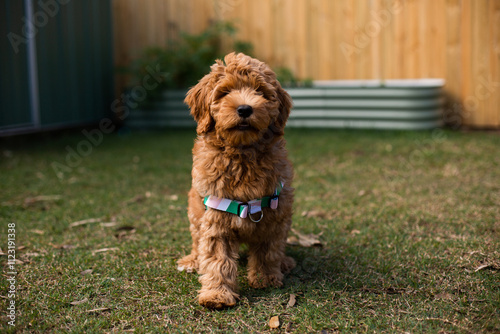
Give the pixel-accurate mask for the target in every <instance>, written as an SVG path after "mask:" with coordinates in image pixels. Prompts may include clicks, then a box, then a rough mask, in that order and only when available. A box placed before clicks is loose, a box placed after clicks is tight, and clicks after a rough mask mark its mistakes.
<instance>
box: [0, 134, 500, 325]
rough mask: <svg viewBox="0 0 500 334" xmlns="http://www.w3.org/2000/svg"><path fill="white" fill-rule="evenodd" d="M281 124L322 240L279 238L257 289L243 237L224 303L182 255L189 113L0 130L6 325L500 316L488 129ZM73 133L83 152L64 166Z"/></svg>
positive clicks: (496, 159) (0, 302)
mask: <svg viewBox="0 0 500 334" xmlns="http://www.w3.org/2000/svg"><path fill="white" fill-rule="evenodd" d="M286 136H287V140H288V149H289V154H290V158H291V160H292V161H293V163H294V165H295V173H296V177H295V182H294V186H295V188H296V201H295V213H294V222H293V227H294V229H295V230H297V231H299V232H301V233H303V234H310V233H313V234H321V235H320V237H319V239H320V241H321V243H322V246H321V247H309V248H307V247H300V246H292V245H290V246H289V247H288V249H287V253H288V254H289V255H291V256H293V257H294V258H295V259H296V261H297V264H298V265H297V267H296V268H295V269H294V270H293V271H292V273H291V274H289V275H288V276H287V277H286V280H285V282H284V283H285V284H284V287H283V288H281V289H274V288H269V289H265V290H254V289H251V288H250V287H249V286H248V283H247V281H246V278H245V262H246V255H245V250H244V249H243V248H242V250H241V260H240V275H239V283H240V295H241V300H240V301H239V303H238V304H237V306H236V307H234V308H232V309H227V310H223V311H212V310H207V309H204V308H202V307H200V306H199V305H198V303H197V300H196V296H197V290H198V289H199V288H200V284H199V283H198V280H197V275H196V274H188V273H185V272H182V273H180V272H177V270H176V265H175V262H176V260H177V259H178V258H180V257H181V256H183V255H185V254H187V253H189V251H190V241H191V238H190V234H189V229H188V228H189V222H188V220H187V215H186V205H187V191H188V189H189V187H190V168H191V148H192V144H193V139H194V133H193V131H164V132H161V133H160V132H157V133H122V134H113V135H105V136H104V138H103V140H102V144H100V145H99V146H97V147H94V146H89V145H86V144H82V141H85V137H84V136H83V134H81V133H79V132H77V133H74V134H66V135H58V136H57V137H54V136H52V137H48V136H38V137H25V138H24V139H23V138H10V139H3V140H1V141H0V159H1V160H0V161H1V162H0V186H1V192H0V219H1V220H0V222H1V227H2V232H1V233H0V236H1V238H2V240H0V247H1V250H2V253H3V254H5V253H7V249H8V248H7V226H8V224H9V223H15V225H16V227H15V238H16V247H17V252H16V257H17V258H18V260H19V261H18V262H16V264H15V265H14V267H15V269H16V270H17V272H18V274H17V276H16V298H15V303H16V304H15V307H16V322H15V327H11V326H9V325H8V321H10V320H9V318H7V316H6V315H7V307H8V305H9V303H10V300H11V299H9V298H8V293H7V292H8V284H7V280H6V278H8V277H9V276H10V275H8V274H7V272H8V271H9V268H8V266H6V264H7V256H6V255H2V256H1V260H2V265H3V274H2V275H3V277H2V280H1V291H2V292H1V293H0V294H1V298H0V307H1V310H0V315H1V316H0V320H1V325H0V326H1V327H0V332H5V331H6V330H7V331H11V332H14V331H15V330H16V331H18V332H35V333H45V332H67V331H73V332H82V333H83V332H87V333H91V332H127V331H130V332H132V331H135V332H137V333H153V332H160V331H166V332H186V333H191V332H221V333H229V332H247V333H252V332H280V333H285V332H291V333H306V332H308V333H309V332H323V333H333V332H370V333H374V332H376V333H379V332H391V333H403V332H410V333H437V332H439V331H441V332H443V333H469V332H470V333H477V332H486V333H487V332H491V333H498V332H500V311H499V310H500V274H499V270H500V135H499V134H498V133H479V132H477V133H476V132H472V133H459V132H448V131H444V132H442V131H438V132H375V131H339V130H295V129H291V130H288V132H287V135H286ZM68 148H69V150H78V149H79V150H80V151H81V152H83V153H84V154H85V155H86V156H84V157H82V158H81V159H80V160H79V159H77V158H75V157H70V158H69V160H68V161H69V162H70V164H71V165H70V166H68V164H67V161H66V158H67V155H68V152H69V151H68ZM63 165H64V166H66V167H61V166H63ZM54 167H55V169H54ZM88 219H94V220H91V221H87V223H84V224H81V225H77V226H72V225H70V224H72V223H75V222H79V221H82V220H88ZM291 294H294V295H296V296H297V302H296V304H295V305H294V306H292V307H289V306H288V305H287V304H288V301H289V298H290V295H291ZM273 316H279V320H280V327H279V328H278V329H271V328H270V327H269V319H270V318H271V317H273Z"/></svg>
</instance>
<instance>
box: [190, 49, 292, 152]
mask: <svg viewBox="0 0 500 334" xmlns="http://www.w3.org/2000/svg"><path fill="white" fill-rule="evenodd" d="M185 103H186V104H187V105H188V106H189V107H190V108H191V115H193V117H194V119H195V120H196V122H197V123H198V127H197V129H196V131H197V132H198V134H199V135H201V134H207V133H213V134H215V135H217V136H218V137H219V138H220V139H222V140H223V141H224V143H225V144H226V145H229V146H240V145H251V144H254V143H258V142H259V141H261V140H262V139H263V138H268V137H269V134H272V135H273V136H282V135H283V133H284V127H285V124H286V121H287V119H288V116H289V114H290V108H291V107H292V99H291V98H290V95H288V93H287V92H286V91H285V90H284V89H283V88H282V87H281V85H280V83H279V82H278V81H277V80H276V75H275V74H274V72H273V71H272V70H271V69H270V68H269V66H267V65H266V64H264V63H263V62H261V61H259V60H257V59H254V58H251V57H249V56H246V55H244V54H242V53H239V54H235V53H230V54H228V55H227V56H226V57H225V58H224V63H223V62H222V61H220V60H217V62H216V63H215V64H214V65H212V67H211V72H210V73H209V74H207V75H206V76H204V77H203V78H202V79H201V80H200V82H199V83H198V84H197V85H196V86H194V87H193V88H191V90H189V92H188V94H187V96H186V99H185Z"/></svg>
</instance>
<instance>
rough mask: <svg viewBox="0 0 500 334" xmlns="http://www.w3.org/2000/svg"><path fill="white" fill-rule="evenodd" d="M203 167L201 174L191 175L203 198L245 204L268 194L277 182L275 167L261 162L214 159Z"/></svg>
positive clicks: (218, 157) (269, 163) (255, 160)
mask: <svg viewBox="0 0 500 334" xmlns="http://www.w3.org/2000/svg"><path fill="white" fill-rule="evenodd" d="M206 167H207V168H206V170H205V172H204V173H197V176H198V177H196V176H195V183H197V184H198V188H199V190H201V191H202V192H205V194H203V195H205V196H206V195H214V196H218V197H223V198H230V199H234V200H239V201H249V200H252V199H256V198H261V197H264V196H268V195H270V194H271V193H272V192H273V191H274V188H275V187H276V185H277V183H278V182H279V181H278V180H279V175H277V173H276V169H275V166H273V164H272V162H269V161H266V160H265V159H257V158H255V159H228V158H227V157H223V156H222V157H221V156H214V157H213V160H212V162H211V163H210V164H209V165H207V166H206ZM195 168H196V167H195Z"/></svg>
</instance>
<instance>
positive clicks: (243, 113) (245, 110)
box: [236, 104, 253, 118]
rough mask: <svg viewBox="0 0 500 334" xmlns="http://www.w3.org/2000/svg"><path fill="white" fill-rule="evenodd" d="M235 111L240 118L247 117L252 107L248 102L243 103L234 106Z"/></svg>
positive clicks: (251, 111)
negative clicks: (236, 106)
mask: <svg viewBox="0 0 500 334" xmlns="http://www.w3.org/2000/svg"><path fill="white" fill-rule="evenodd" d="M236 112H237V113H238V115H239V116H240V117H241V118H248V117H250V115H251V114H252V113H253V108H252V107H251V106H249V105H248V104H243V105H241V106H239V107H238V108H236Z"/></svg>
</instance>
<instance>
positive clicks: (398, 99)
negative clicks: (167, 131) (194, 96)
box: [127, 79, 444, 130]
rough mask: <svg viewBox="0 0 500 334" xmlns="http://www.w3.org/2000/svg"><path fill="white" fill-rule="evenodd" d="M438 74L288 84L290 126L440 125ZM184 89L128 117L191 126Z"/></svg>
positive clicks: (144, 123)
mask: <svg viewBox="0 0 500 334" xmlns="http://www.w3.org/2000/svg"><path fill="white" fill-rule="evenodd" d="M443 85H444V80H442V79H416V80H387V81H380V80H349V81H316V82H314V85H313V87H310V88H288V89H287V91H288V92H289V93H290V95H291V96H292V98H293V101H294V107H293V110H292V113H291V115H290V119H289V120H288V124H287V126H288V127H329V128H356V129H401V130H420V129H432V128H436V127H440V126H441V125H442V113H443V104H444V98H443V97H442V87H443ZM185 94H186V91H182V90H181V91H169V92H165V93H164V94H163V95H162V98H161V99H160V100H158V101H155V102H153V103H150V104H149V105H148V106H147V107H146V108H144V109H141V110H134V111H133V112H132V113H131V114H130V116H129V118H128V119H127V125H128V126H130V127H132V128H162V127H192V126H194V125H195V123H194V121H193V119H192V118H191V116H190V115H189V110H188V108H187V106H186V105H184V104H183V99H184V96H185Z"/></svg>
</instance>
